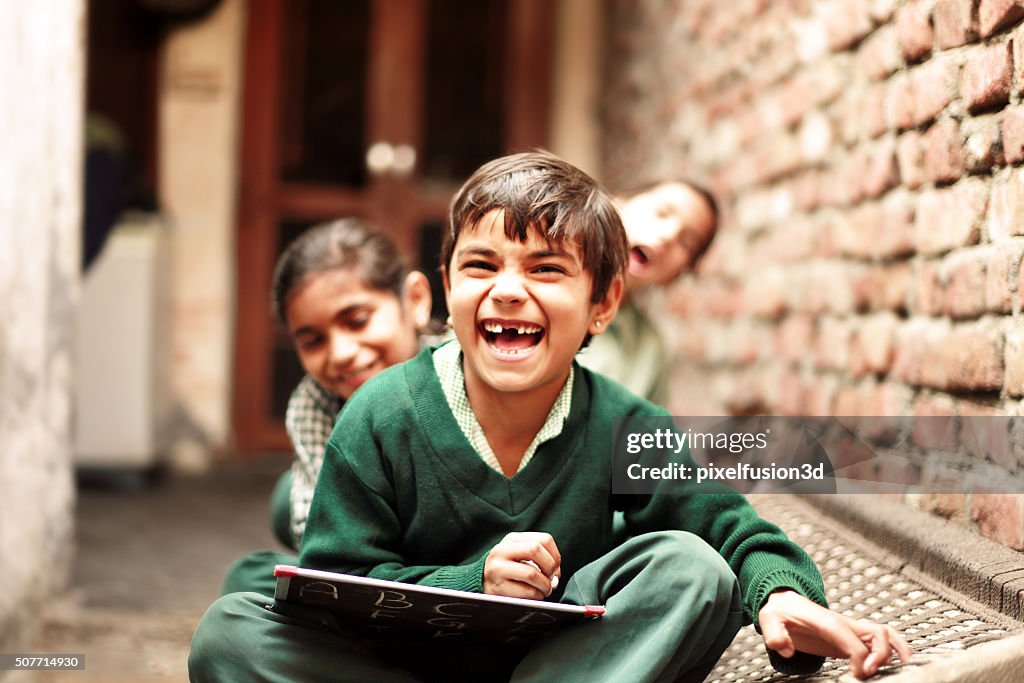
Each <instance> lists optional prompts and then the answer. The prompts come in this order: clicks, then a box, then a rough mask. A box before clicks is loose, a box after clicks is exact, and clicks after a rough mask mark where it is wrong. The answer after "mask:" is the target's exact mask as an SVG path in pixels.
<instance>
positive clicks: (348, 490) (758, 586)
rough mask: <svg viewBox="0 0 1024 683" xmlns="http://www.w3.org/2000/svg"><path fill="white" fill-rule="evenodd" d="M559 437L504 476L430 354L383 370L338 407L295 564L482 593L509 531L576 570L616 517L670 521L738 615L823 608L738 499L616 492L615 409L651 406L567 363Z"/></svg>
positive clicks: (784, 549)
mask: <svg viewBox="0 0 1024 683" xmlns="http://www.w3.org/2000/svg"><path fill="white" fill-rule="evenodd" d="M576 372H577V375H576V377H577V380H576V382H575V385H574V387H573V396H572V409H571V411H570V413H569V417H568V419H567V420H566V422H565V426H564V428H563V429H562V433H561V434H560V435H559V436H557V437H555V438H554V439H552V440H550V441H547V442H545V443H544V444H542V445H541V446H540V448H539V449H538V450H537V454H536V455H535V456H534V458H533V460H532V461H531V462H530V463H529V465H527V466H526V467H525V468H524V469H523V470H522V471H520V472H519V473H518V474H516V475H515V476H514V477H511V478H506V477H505V476H503V475H501V474H499V473H498V472H496V471H494V470H493V469H492V468H490V467H488V466H487V464H485V463H484V461H483V460H482V459H481V458H480V456H479V455H478V454H477V453H476V451H474V450H473V448H472V447H471V446H470V444H469V442H468V441H466V438H465V436H463V434H462V432H461V430H460V429H459V427H458V425H457V424H456V422H455V418H454V416H453V415H452V413H451V410H450V409H449V407H448V403H447V402H446V400H445V397H444V394H443V392H442V389H441V384H440V382H439V381H438V378H437V374H436V372H435V371H434V365H433V361H432V358H431V349H424V350H423V351H422V352H420V354H419V355H418V356H416V357H415V358H414V359H412V360H411V361H409V362H407V363H403V364H401V365H398V366H394V367H392V368H389V369H388V370H386V371H384V372H382V373H381V374H380V375H378V376H377V377H375V378H374V379H372V380H371V381H369V382H367V383H366V384H365V385H364V386H363V387H362V388H360V390H359V391H358V392H357V393H356V394H355V395H354V396H353V397H352V398H351V399H350V400H349V401H348V402H347V403H346V405H345V408H344V409H343V411H342V413H341V416H340V418H339V420H338V423H337V424H336V425H335V428H334V433H333V434H332V435H331V438H330V439H329V440H328V442H327V452H326V456H325V459H324V465H323V469H322V471H321V473H320V479H319V482H318V484H317V489H316V495H315V496H314V497H313V504H312V508H311V509H310V514H309V520H308V522H307V526H306V533H305V535H304V536H303V539H302V547H301V555H300V564H301V565H302V566H304V567H311V568H315V569H325V570H329V571H337V572H343V573H347V574H357V575H364V576H371V577H375V578H380V579H389V580H392V581H403V582H408V583H420V584H425V585H431V586H439V587H442V588H453V589H457V590H466V591H475V592H481V591H482V582H483V566H484V561H485V559H486V556H487V553H488V551H489V550H490V549H491V548H492V547H493V546H494V545H495V544H497V543H498V542H499V541H500V540H501V538H502V537H503V536H504V535H505V534H507V533H509V532H512V531H545V532H547V533H549V534H551V536H552V537H553V538H554V539H555V543H556V544H557V545H558V548H559V551H560V552H561V555H562V576H561V581H560V588H559V589H558V590H557V591H556V592H555V593H554V594H553V595H552V597H551V599H553V600H557V599H559V598H560V597H561V590H562V588H563V587H564V586H565V585H566V584H567V583H568V581H569V579H570V578H572V575H573V573H575V572H576V571H577V570H578V569H580V568H581V567H583V566H584V565H586V564H588V563H590V562H592V561H593V560H596V559H597V558H599V557H600V556H602V555H603V554H605V553H607V552H608V551H609V550H611V548H612V547H613V537H612V514H613V511H614V510H623V511H624V512H625V520H626V525H627V530H628V531H629V532H630V533H631V534H640V533H645V532H650V531H661V530H668V529H680V530H683V531H689V532H691V533H694V534H697V535H699V536H700V537H701V538H703V539H704V540H705V541H707V542H708V543H709V544H710V545H711V546H712V547H714V548H715V549H717V550H718V552H719V553H720V554H721V555H722V557H723V558H725V560H726V561H727V562H728V563H729V566H730V567H732V570H733V572H735V574H736V576H737V577H738V579H739V583H740V588H741V591H742V595H743V602H744V608H745V611H746V612H747V617H748V619H753V618H754V617H756V615H757V613H758V611H759V610H760V608H761V606H762V605H763V604H764V601H765V599H766V598H767V596H768V594H769V593H771V592H772V591H774V590H776V589H778V588H786V587H788V588H792V589H794V590H796V591H798V592H799V593H801V594H803V595H805V596H807V597H808V598H810V599H811V600H814V601H815V602H817V603H819V604H822V605H824V604H826V602H825V596H824V589H823V587H822V581H821V576H820V575H819V574H818V570H817V569H816V568H815V566H814V563H813V561H812V560H811V559H810V558H809V557H808V556H807V555H806V553H804V551H803V550H801V549H800V548H799V547H798V546H797V545H795V544H793V543H791V542H790V541H789V540H788V539H787V538H786V536H785V535H784V534H783V533H782V531H781V530H779V528H778V527H776V526H775V525H773V524H771V523H769V522H767V521H765V520H763V519H761V518H760V517H758V516H757V513H756V512H755V511H754V510H753V508H752V507H751V506H750V505H749V504H748V503H747V501H746V500H745V499H744V498H743V496H741V495H740V494H738V493H735V492H731V491H728V492H721V493H716V494H709V493H699V494H692V495H691V494H686V493H681V494H680V495H613V494H612V484H611V482H612V476H611V472H612V460H613V458H612V444H613V443H614V442H615V438H614V436H615V435H614V430H615V428H616V424H617V420H616V419H615V418H617V417H622V416H647V415H650V416H664V415H666V414H667V413H666V412H665V411H664V410H663V409H661V408H658V407H657V406H655V405H653V404H651V403H648V402H647V401H644V400H643V399H640V398H637V397H636V396H633V395H632V394H630V393H628V392H627V391H626V390H625V389H623V388H622V387H621V386H619V385H618V384H616V383H614V382H612V381H611V380H608V379H606V378H604V377H602V376H600V375H597V374H594V373H591V372H589V371H587V370H584V369H580V368H577V371H576Z"/></svg>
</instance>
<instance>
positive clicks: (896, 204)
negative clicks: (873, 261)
mask: <svg viewBox="0 0 1024 683" xmlns="http://www.w3.org/2000/svg"><path fill="white" fill-rule="evenodd" d="M830 227H831V229H832V230H833V231H834V236H835V240H836V249H837V253H839V254H842V255H846V256H852V257H854V258H859V259H869V258H883V259H884V258H893V257H899V256H906V255H908V254H910V253H912V252H913V249H914V242H913V221H912V219H911V213H910V210H909V208H908V207H907V206H905V204H904V203H903V202H901V201H893V202H887V203H885V204H879V203H874V202H872V203H865V204H861V205H859V206H857V207H855V208H853V209H851V210H850V211H846V212H843V213H841V214H839V215H837V216H834V217H833V218H832V220H831V225H830ZM855 298H858V297H857V296H856V295H855Z"/></svg>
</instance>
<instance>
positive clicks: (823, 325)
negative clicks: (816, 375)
mask: <svg viewBox="0 0 1024 683" xmlns="http://www.w3.org/2000/svg"><path fill="white" fill-rule="evenodd" d="M849 356H850V326H849V325H847V324H846V322H845V321H842V320H839V319H837V318H833V317H824V318H819V319H818V332H817V334H816V335H815V343H814V361H815V365H816V366H817V367H819V368H822V369H825V370H844V369H845V368H846V364H847V361H848V359H849Z"/></svg>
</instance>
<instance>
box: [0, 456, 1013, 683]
mask: <svg viewBox="0 0 1024 683" xmlns="http://www.w3.org/2000/svg"><path fill="white" fill-rule="evenodd" d="M286 462H287V461H286V460H284V459H281V458H266V459H262V460H258V461H255V462H250V463H249V464H248V465H247V466H244V467H243V466H241V465H239V464H233V465H230V466H226V467H222V468H219V469H218V470H217V471H216V472H214V473H212V474H211V475H210V476H208V477H204V478H200V479H189V478H168V479H165V480H163V481H161V482H159V483H157V484H156V485H155V486H153V487H152V488H141V487H132V486H128V487H123V486H122V487H110V486H106V487H96V486H84V487H82V488H81V490H80V494H79V501H78V561H77V565H76V567H75V570H74V577H73V586H72V590H71V593H70V595H69V596H68V597H67V598H66V599H64V600H63V601H61V602H60V603H59V604H58V605H56V606H55V608H54V609H53V610H52V612H51V614H49V615H48V618H47V620H46V623H45V627H44V631H43V635H44V639H43V648H41V649H43V650H45V651H47V652H65V653H72V652H77V653H85V655H86V662H87V666H86V671H84V672H68V673H62V674H43V673H39V674H36V675H34V676H27V677H23V678H20V679H17V681H18V683H21V681H27V682H29V683H65V682H68V683H94V682H95V683H100V682H102V683H122V682H128V681H131V682H132V683H136V682H138V683H150V682H162V681H168V680H175V681H183V680H187V674H186V658H187V656H188V645H189V640H190V638H191V634H192V630H193V629H194V627H195V624H196V623H197V622H198V620H199V618H200V617H201V615H202V613H203V611H204V610H205V608H206V607H207V605H209V603H210V602H211V601H212V600H213V599H214V598H215V597H216V595H217V592H218V588H219V584H220V580H221V578H222V576H223V574H224V570H225V569H226V567H227V566H228V564H229V563H230V562H231V561H232V560H234V559H235V558H236V557H238V556H240V555H242V554H243V553H245V552H248V551H250V550H255V549H260V548H274V547H276V546H275V542H274V541H273V539H272V537H271V534H270V531H269V528H268V522H267V499H268V496H269V493H270V490H271V488H272V486H273V483H274V480H275V479H276V476H277V474H278V473H279V472H280V471H282V470H283V469H284V468H285V467H286ZM756 504H757V505H758V507H759V509H760V510H761V512H762V514H763V515H764V516H766V517H768V518H769V519H772V520H773V521H775V522H777V523H778V524H780V525H781V526H782V527H783V528H784V529H785V530H786V531H787V533H789V534H790V535H791V536H792V537H793V538H794V539H796V540H797V541H798V542H800V543H801V544H802V545H804V547H806V548H807V549H808V551H809V552H811V554H812V555H813V556H814V558H815V560H816V561H817V562H818V564H819V566H820V567H821V569H822V573H823V575H824V576H825V579H826V585H827V587H828V591H829V598H830V600H831V601H832V603H833V605H834V606H835V607H836V608H837V609H840V610H842V611H844V612H846V613H848V614H851V615H852V616H856V617H859V618H867V619H873V620H877V621H882V620H884V621H887V622H889V623H891V624H893V625H894V626H896V627H897V628H898V629H900V630H901V631H902V632H904V633H905V634H906V636H907V637H908V640H910V641H911V644H912V646H913V648H914V650H915V653H917V656H916V658H915V663H914V665H913V666H911V667H908V668H906V669H902V670H901V671H899V672H889V674H888V675H887V676H885V677H884V678H885V680H886V683H890V681H891V683H903V682H904V681H906V683H910V681H929V683H932V682H934V681H939V680H940V679H941V680H943V681H946V680H949V681H985V683H997V682H1002V681H1005V682H1006V683H1019V681H1022V680H1024V669H1022V668H1021V665H1020V659H1021V653H1024V644H1020V643H1014V642H1013V641H1006V640H1005V639H1004V637H1005V636H1006V635H1008V634H1011V633H1013V632H1014V631H1019V630H1020V629H1021V626H1022V625H1021V624H1020V623H1017V622H1015V621H1013V620H1011V619H1008V618H1006V617H1004V616H1002V615H1000V614H998V613H996V612H994V611H992V610H990V609H988V608H986V607H984V606H982V605H979V604H976V603H974V602H973V601H972V600H970V599H968V598H966V597H965V596H962V595H960V594H959V593H957V592H956V591H954V590H952V589H950V588H949V587H948V586H945V585H944V584H940V583H939V582H937V581H935V580H933V579H931V578H930V577H928V576H925V575H923V574H921V573H920V572H916V571H915V570H914V568H913V567H910V566H907V563H906V561H905V560H904V559H903V558H901V557H900V556H898V555H895V554H893V553H892V552H891V551H890V550H887V549H885V548H882V547H880V546H878V545H876V544H874V543H872V542H870V541H868V540H866V539H865V538H863V537H862V536H859V535H857V534H856V533H854V532H852V531H850V530H849V529H847V528H846V527H844V526H843V525H840V524H837V523H836V522H835V521H834V520H832V519H831V518H828V517H825V516H823V515H822V514H821V513H820V512H819V511H818V510H817V509H816V508H813V507H811V506H809V505H807V504H806V503H804V502H802V501H800V500H798V499H796V498H795V497H785V496H776V497H772V496H765V497H761V498H759V499H758V500H757V501H756ZM989 641H995V642H989ZM986 648H988V649H986ZM968 650H969V652H968ZM975 653H980V654H975ZM996 660H999V662H1002V663H1004V664H1005V663H1006V662H1009V663H1008V664H1006V665H1007V666H1008V667H1009V668H1006V669H1005V671H1004V673H993V672H994V671H995V670H994V669H991V668H989V669H988V670H986V671H983V672H979V671H978V670H976V669H971V668H969V667H975V666H977V665H978V663H979V662H980V663H981V664H982V665H984V664H985V663H986V662H988V661H992V662H996ZM1004 660H1006V661H1005V662H1004ZM766 665H767V659H766V657H765V656H764V652H763V647H762V645H761V643H760V638H759V636H757V635H756V634H754V633H753V631H752V630H751V629H746V630H744V631H742V632H741V633H740V635H739V636H738V637H737V641H736V642H735V643H734V645H733V648H732V649H731V650H730V651H729V652H728V653H727V655H726V657H725V658H723V662H722V665H721V666H720V667H719V669H717V670H716V671H715V672H714V673H713V674H712V679H711V680H716V681H723V682H725V681H730V682H734V683H739V682H741V681H749V682H753V681H774V680H780V679H781V677H778V676H775V675H773V673H772V671H771V670H770V669H769V668H767V667H766ZM965 667H968V668H965ZM1007 672H1008V673H1007ZM940 674H941V676H940ZM7 680H8V679H4V683H7ZM11 680H14V679H11ZM816 680H843V681H845V680H852V679H851V678H849V677H848V674H845V667H844V666H842V665H840V664H838V663H830V664H829V665H827V666H826V669H825V670H824V671H823V672H822V674H821V676H820V677H817V678H816Z"/></svg>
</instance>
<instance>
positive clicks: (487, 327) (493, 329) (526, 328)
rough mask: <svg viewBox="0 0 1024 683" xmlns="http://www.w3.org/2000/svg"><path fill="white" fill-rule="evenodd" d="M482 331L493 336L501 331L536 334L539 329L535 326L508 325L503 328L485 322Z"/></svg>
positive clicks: (493, 323)
mask: <svg viewBox="0 0 1024 683" xmlns="http://www.w3.org/2000/svg"><path fill="white" fill-rule="evenodd" d="M484 329H485V330H486V331H488V332H492V333H494V334H501V333H502V331H503V330H515V331H516V333H517V334H537V333H538V332H540V328H539V327H537V326H536V325H509V326H508V327H503V326H502V325H501V323H496V322H485V323H484Z"/></svg>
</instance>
